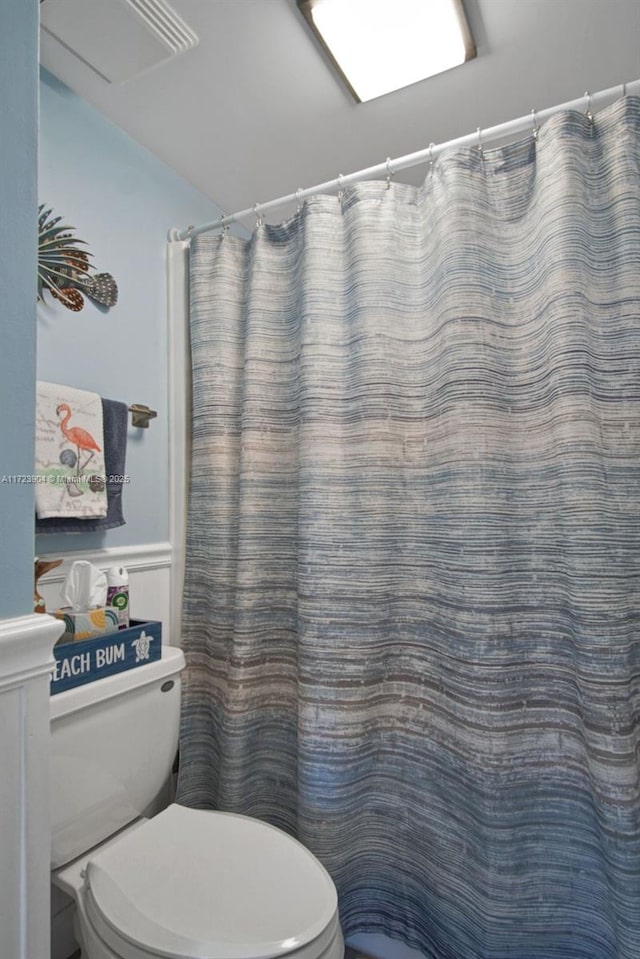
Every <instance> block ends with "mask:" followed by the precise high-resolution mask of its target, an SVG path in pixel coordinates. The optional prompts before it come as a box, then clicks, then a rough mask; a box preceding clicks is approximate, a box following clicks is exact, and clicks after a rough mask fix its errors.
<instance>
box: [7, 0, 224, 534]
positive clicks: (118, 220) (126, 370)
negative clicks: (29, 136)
mask: <svg viewBox="0 0 640 959" xmlns="http://www.w3.org/2000/svg"><path fill="white" fill-rule="evenodd" d="M3 2H4V0H3ZM40 98H41V101H40V169H39V177H40V179H39V198H40V202H41V203H46V204H47V205H49V206H52V207H53V209H54V211H55V213H56V214H60V215H62V216H63V217H64V218H65V222H67V223H69V224H71V225H72V226H74V227H75V228H76V232H77V235H78V236H79V237H81V238H82V239H83V240H86V241H87V243H88V249H90V250H91V252H92V253H93V255H94V256H93V262H94V264H95V266H96V267H97V269H98V271H99V272H106V273H112V274H113V276H114V277H115V279H116V281H117V283H118V287H119V300H118V304H117V305H116V306H115V307H113V308H111V309H110V310H108V311H104V309H103V308H101V307H97V306H95V305H94V304H93V303H91V301H86V305H85V307H84V309H83V310H82V311H81V312H79V313H72V312H70V311H69V310H67V309H65V308H64V307H63V306H61V305H60V304H59V303H57V302H56V301H55V300H53V299H52V298H51V297H50V296H49V295H48V294H45V302H44V304H40V305H39V306H38V378H39V379H43V380H50V381H52V382H55V383H64V384H67V385H69V386H75V387H78V388H80V389H86V390H94V391H95V392H97V393H100V395H102V396H105V397H108V398H110V399H118V400H123V401H125V402H126V403H127V404H131V403H144V404H146V405H147V406H150V407H151V408H152V409H154V410H157V411H158V418H157V419H155V420H152V421H151V425H150V427H149V429H148V430H140V429H133V428H130V430H129V438H128V443H127V469H126V472H127V474H128V475H129V476H130V482H129V483H128V484H127V485H125V487H124V494H123V495H124V514H125V519H126V520H127V523H126V525H125V526H122V527H120V528H118V529H114V530H109V531H107V532H106V533H78V534H66V535H63V534H59V533H58V534H51V535H50V534H47V535H41V536H38V537H37V549H38V553H45V552H47V553H49V552H56V551H59V550H69V549H95V548H97V547H101V546H125V545H134V544H141V543H153V542H160V541H164V540H166V539H167V536H168V474H167V463H168V437H167V320H166V272H165V248H166V237H167V230H168V229H169V228H170V227H174V226H175V227H179V228H183V227H185V226H187V225H188V224H189V223H201V222H204V221H207V220H211V219H215V218H216V217H217V216H218V215H219V212H220V211H219V208H218V207H217V206H215V204H214V203H213V202H212V201H211V200H209V199H208V198H207V197H205V196H204V195H203V194H201V193H199V192H198V191H197V190H195V189H194V188H193V187H192V186H190V185H189V184H188V183H186V182H185V181H184V180H183V179H181V178H180V177H179V176H178V175H177V174H176V173H175V172H174V171H173V170H171V169H169V167H167V166H165V164H164V163H162V162H161V161H160V160H158V159H157V158H156V157H155V156H153V154H151V153H150V152H149V151H148V150H146V149H145V148H144V147H142V146H140V145H139V144H137V143H136V142H135V141H133V140H132V139H131V138H130V137H128V136H127V135H126V134H125V133H124V132H123V131H122V130H120V129H119V128H118V127H116V126H114V125H113V124H112V123H111V122H110V121H108V120H107V119H106V118H105V117H104V116H103V115H102V114H100V113H98V112H97V111H96V110H95V109H94V108H93V107H91V106H90V105H89V104H87V103H86V102H85V101H84V100H82V99H81V98H80V97H78V96H76V95H75V94H74V93H73V92H72V91H70V90H69V89H68V88H67V87H65V86H64V85H63V84H61V83H60V82H59V81H58V80H56V79H55V78H54V77H52V76H51V75H50V74H48V73H46V72H45V71H43V72H42V75H41V85H40Z"/></svg>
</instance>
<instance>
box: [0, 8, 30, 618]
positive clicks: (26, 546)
mask: <svg viewBox="0 0 640 959" xmlns="http://www.w3.org/2000/svg"><path fill="white" fill-rule="evenodd" d="M37 63H38V0H20V2H19V3H16V0H0V91H1V95H0V173H1V176H0V334H1V341H0V343H1V348H0V390H1V396H2V421H1V423H2V425H0V480H2V479H4V482H0V618H2V617H9V616H21V615H24V614H26V613H30V612H32V611H33V487H32V486H29V485H26V484H20V483H11V482H8V481H7V477H8V476H12V475H15V474H17V475H21V474H22V475H31V473H33V433H34V401H33V395H34V381H35V371H34V368H35V349H36V332H35V310H36V307H35V292H36V287H35V274H36V231H35V210H36V206H37V202H36V196H37V193H36V172H37V134H38V127H37V123H38V86H37V83H38V72H37V71H38V65H37Z"/></svg>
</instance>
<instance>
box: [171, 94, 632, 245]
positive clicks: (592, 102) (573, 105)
mask: <svg viewBox="0 0 640 959" xmlns="http://www.w3.org/2000/svg"><path fill="white" fill-rule="evenodd" d="M626 94H629V95H633V96H635V95H640V80H633V81H632V82H631V83H620V84H618V85H617V86H615V87H609V89H608V90H600V91H599V92H598V93H593V94H590V93H585V94H584V95H583V96H581V97H578V98H577V99H576V100H569V101H568V102H567V103H560V104H558V105H557V106H555V107H547V109H546V110H532V111H531V113H530V114H528V115H527V116H524V117H518V119H517V120H509V121H507V122H506V123H499V124H498V125H497V126H493V127H488V128H487V129H486V130H481V129H480V127H478V129H477V131H476V132H475V133H469V134H467V135H466V136H463V137H457V138H456V139H455V140H448V141H447V142H445V143H438V144H435V143H432V144H430V146H428V147H427V148H426V149H424V150H418V151H417V152H416V153H408V154H406V156H403V157H398V158H396V159H395V160H392V159H391V158H389V159H387V160H386V161H385V162H384V163H378V164H376V166H371V167H367V168H366V169H365V170H358V171H357V172H356V173H349V174H347V175H346V176H343V175H342V174H340V175H339V176H338V177H336V178H335V179H334V180H327V181H326V183H318V184H317V185H316V186H311V187H307V188H305V189H299V190H296V192H295V193H289V194H288V195H287V196H281V197H278V199H276V200H269V202H268V203H256V204H255V205H254V206H252V207H248V208H247V209H246V210H239V211H238V212H237V213H229V214H227V215H225V216H222V217H220V219H218V220H214V221H213V222H212V223H204V224H202V226H189V227H187V229H186V230H182V232H178V231H176V230H171V231H170V239H171V240H190V239H192V237H194V236H198V235H199V234H200V233H208V232H209V231H211V230H217V229H220V228H222V227H226V226H229V224H231V223H236V222H237V221H238V220H241V219H242V218H243V217H246V216H252V215H253V216H255V217H256V218H258V219H260V218H261V216H262V214H263V213H266V212H267V210H273V209H275V208H276V207H279V206H284V205H285V204H286V203H295V202H297V203H298V204H299V203H300V202H301V201H302V200H304V199H305V198H306V197H308V196H314V195H315V194H317V193H331V192H332V191H333V190H336V189H338V190H342V189H344V187H346V186H349V185H350V184H351V183H356V182H357V181H358V180H365V179H368V178H369V177H375V176H379V175H385V176H391V175H392V174H394V173H398V172H399V171H400V170H408V169H409V168H410V167H414V166H417V165H418V164H419V163H423V162H424V161H425V160H432V159H433V158H434V157H436V156H437V155H438V154H439V153H442V152H443V150H449V149H451V147H463V146H471V145H474V144H475V145H477V146H478V147H480V148H482V147H483V146H484V145H485V144H486V143H488V142H489V141H490V140H497V139H500V138H502V137H508V136H514V135H515V134H517V133H525V132H526V131H527V130H531V129H533V131H534V132H536V131H537V124H538V121H544V120H548V119H549V117H551V116H553V115H554V114H555V113H560V112H562V111H563V110H579V109H580V108H584V111H585V113H586V114H587V115H588V116H590V115H591V110H592V108H593V109H598V108H602V107H603V106H605V101H610V100H612V99H615V98H616V97H618V96H620V95H622V96H625V95H626Z"/></svg>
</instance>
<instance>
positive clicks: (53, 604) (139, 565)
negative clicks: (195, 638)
mask: <svg viewBox="0 0 640 959" xmlns="http://www.w3.org/2000/svg"><path fill="white" fill-rule="evenodd" d="M172 557H173V550H172V548H171V544H170V543H150V544H146V545H141V546H121V547H113V546H110V547H108V548H105V549H97V550H91V551H86V552H84V551H79V550H78V551H69V552H64V553H51V554H40V559H42V560H52V559H63V560H64V562H63V564H62V566H58V568H57V569H54V570H52V571H51V572H50V573H47V574H46V576H43V577H42V579H41V580H40V583H39V587H38V588H39V592H40V594H41V596H43V598H44V601H45V603H46V605H47V611H48V612H52V611H53V610H55V609H58V608H59V607H60V606H62V605H63V601H62V596H61V590H62V586H63V584H64V581H65V579H66V576H67V573H68V571H69V569H70V567H71V564H72V563H73V562H74V560H78V559H84V560H88V561H89V562H91V563H93V564H94V566H97V567H98V569H102V570H107V569H109V567H110V566H125V567H126V568H127V571H128V573H129V603H130V610H131V613H130V615H131V617H132V618H133V619H159V620H160V621H161V623H162V642H163V643H167V644H169V645H171V646H179V645H180V636H179V635H178V633H179V626H178V625H177V624H178V623H179V621H180V619H179V616H180V611H179V610H178V611H177V615H176V617H175V618H174V623H176V625H175V626H174V627H173V629H172V627H171V622H172V608H171V606H172V603H171V600H172V595H173V590H172V571H173V564H172ZM176 602H177V600H176Z"/></svg>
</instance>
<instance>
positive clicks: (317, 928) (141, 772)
mask: <svg viewBox="0 0 640 959" xmlns="http://www.w3.org/2000/svg"><path fill="white" fill-rule="evenodd" d="M183 668H184V656H183V654H182V651H181V650H179V649H175V648H173V647H163V650H162V658H161V659H160V660H158V661H156V662H153V663H149V664H146V665H144V666H138V667H136V668H134V669H129V670H127V671H125V672H121V673H118V674H116V675H114V676H109V677H107V678H105V679H100V680H97V681H96V682H93V683H88V684H87V685H85V686H80V687H77V688H75V689H70V690H68V691H66V692H62V693H58V694H57V695H55V696H52V697H51V862H52V881H53V883H54V884H55V885H56V886H58V887H59V888H60V889H62V890H63V891H64V892H65V893H67V894H68V895H69V896H71V897H72V898H73V900H74V901H75V906H76V910H75V932H76V938H77V940H78V944H79V945H80V946H81V949H82V959H272V957H283V959H284V957H286V959H342V957H343V955H344V942H343V938H342V930H341V928H340V922H339V919H338V904H337V894H336V889H335V886H334V884H333V882H332V880H331V877H330V876H329V874H328V873H327V872H326V870H325V869H324V867H323V866H322V865H321V864H320V863H319V862H318V860H317V859H316V858H315V857H314V856H313V855H312V854H311V853H310V852H309V850H308V849H306V848H305V847H304V846H303V845H302V844H301V843H299V842H297V841H296V840H295V839H292V838H291V837H290V836H288V835H287V834H285V833H284V832H282V831H281V830H279V829H276V828H275V827H273V826H269V825H267V824H266V823H263V822H260V821H258V820H256V819H251V818H249V817H247V816H238V815H234V814H232V813H222V812H211V811H208V810H202V809H189V808H186V807H184V806H179V805H177V804H175V803H174V804H172V805H169V806H167V807H166V808H165V809H163V811H162V812H159V813H157V815H152V816H151V817H149V815H148V809H149V807H150V806H152V804H153V803H154V801H157V799H158V796H159V795H160V794H161V793H162V790H163V788H164V786H165V784H166V781H167V777H168V775H169V772H170V770H171V765H172V762H173V759H174V756H175V753H176V748H177V744H178V730H179V721H180V673H181V671H182V669H183Z"/></svg>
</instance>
